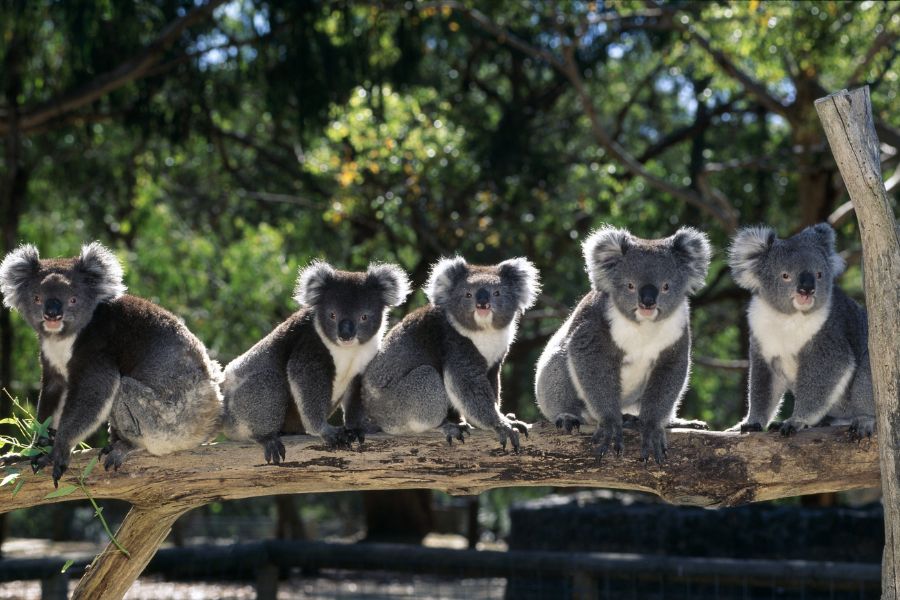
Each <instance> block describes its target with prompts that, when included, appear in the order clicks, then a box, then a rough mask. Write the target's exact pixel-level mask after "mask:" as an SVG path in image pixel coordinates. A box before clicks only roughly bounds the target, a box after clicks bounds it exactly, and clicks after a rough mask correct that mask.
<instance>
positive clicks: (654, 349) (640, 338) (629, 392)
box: [606, 302, 689, 414]
mask: <svg viewBox="0 0 900 600" xmlns="http://www.w3.org/2000/svg"><path fill="white" fill-rule="evenodd" d="M688 315H689V310H688V305H687V302H684V304H682V305H681V307H679V308H678V309H676V310H675V312H674V313H673V314H672V315H670V316H669V317H668V318H666V319H663V320H662V321H643V322H640V323H636V322H634V321H632V320H631V319H629V318H628V317H626V316H625V315H623V314H622V313H621V312H619V310H618V309H617V308H615V307H614V306H612V305H610V307H609V308H608V309H607V312H606V317H607V319H608V321H609V329H610V333H611V334H612V338H613V341H614V342H615V344H616V346H618V347H619V349H620V350H622V352H624V353H625V356H624V358H623V359H622V370H621V371H620V372H619V383H620V385H621V387H622V403H621V407H622V411H623V412H632V411H634V412H638V411H640V403H639V400H640V395H641V394H642V393H643V391H644V386H645V385H646V383H647V378H648V377H649V376H650V372H651V370H652V369H653V365H654V364H655V363H656V359H657V358H659V355H660V353H661V352H662V351H663V350H665V349H666V348H668V347H669V346H671V345H672V344H674V343H675V342H677V341H678V340H679V339H680V338H681V336H682V335H684V327H685V325H686V324H687V322H688ZM634 412H632V414H634Z"/></svg>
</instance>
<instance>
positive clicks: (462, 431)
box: [441, 421, 474, 446]
mask: <svg viewBox="0 0 900 600" xmlns="http://www.w3.org/2000/svg"><path fill="white" fill-rule="evenodd" d="M473 429H474V427H472V426H471V425H469V424H468V423H466V422H465V421H460V422H459V423H451V422H449V421H447V422H445V423H444V424H442V425H441V431H443V432H444V435H446V436H447V444H448V445H450V446H452V445H453V440H454V439H455V440H458V441H459V443H460V444H465V443H466V436H467V435H471V434H472V430H473Z"/></svg>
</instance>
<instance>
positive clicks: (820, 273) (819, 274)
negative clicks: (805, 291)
mask: <svg viewBox="0 0 900 600" xmlns="http://www.w3.org/2000/svg"><path fill="white" fill-rule="evenodd" d="M816 279H822V271H816Z"/></svg>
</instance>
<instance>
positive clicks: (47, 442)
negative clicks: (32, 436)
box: [34, 427, 56, 446]
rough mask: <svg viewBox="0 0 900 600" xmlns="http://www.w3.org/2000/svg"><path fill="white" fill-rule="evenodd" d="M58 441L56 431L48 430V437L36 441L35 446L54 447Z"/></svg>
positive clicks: (50, 428)
mask: <svg viewBox="0 0 900 600" xmlns="http://www.w3.org/2000/svg"><path fill="white" fill-rule="evenodd" d="M55 441H56V430H55V429H53V428H52V427H48V428H47V435H46V436H41V437H39V438H38V439H36V440H34V445H35V446H52V445H53V442H55Z"/></svg>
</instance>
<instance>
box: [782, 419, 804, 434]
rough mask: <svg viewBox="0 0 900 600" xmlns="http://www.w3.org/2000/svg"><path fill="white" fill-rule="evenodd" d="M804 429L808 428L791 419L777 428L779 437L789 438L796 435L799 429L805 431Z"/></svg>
mask: <svg viewBox="0 0 900 600" xmlns="http://www.w3.org/2000/svg"><path fill="white" fill-rule="evenodd" d="M806 427H808V425H807V424H806V423H804V422H803V421H799V420H797V419H794V418H793V417H791V418H790V419H786V420H785V421H784V422H783V423H782V424H781V427H779V429H778V430H779V431H780V432H781V435H783V436H784V437H790V436H792V435H794V434H795V433H797V432H798V431H800V430H801V429H806Z"/></svg>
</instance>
